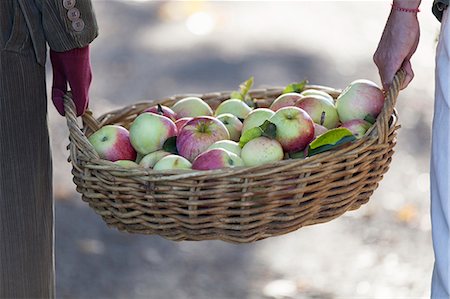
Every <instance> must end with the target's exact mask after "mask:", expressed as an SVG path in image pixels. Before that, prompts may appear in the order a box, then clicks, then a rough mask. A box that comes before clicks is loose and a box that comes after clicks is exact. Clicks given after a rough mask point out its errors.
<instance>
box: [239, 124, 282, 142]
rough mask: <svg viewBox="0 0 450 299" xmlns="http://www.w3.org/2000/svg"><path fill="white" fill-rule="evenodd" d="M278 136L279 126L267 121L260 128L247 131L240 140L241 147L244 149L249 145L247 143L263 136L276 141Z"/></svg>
mask: <svg viewBox="0 0 450 299" xmlns="http://www.w3.org/2000/svg"><path fill="white" fill-rule="evenodd" d="M276 135H277V126H276V125H275V124H274V123H272V122H270V121H268V120H266V121H265V122H264V123H263V124H262V125H260V126H259V127H254V128H251V129H249V130H247V131H245V132H244V134H242V136H241V138H240V139H239V146H240V147H241V148H243V147H244V145H245V144H247V142H249V141H250V140H252V139H255V138H258V137H261V136H264V137H267V138H270V139H275V136H276Z"/></svg>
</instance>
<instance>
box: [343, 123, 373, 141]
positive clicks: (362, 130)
mask: <svg viewBox="0 0 450 299" xmlns="http://www.w3.org/2000/svg"><path fill="white" fill-rule="evenodd" d="M371 126H372V124H371V123H370V122H368V121H365V120H364V119H352V120H349V121H346V122H344V123H343V124H342V125H341V127H343V128H347V129H349V130H350V131H351V132H352V134H353V135H355V137H356V138H357V139H360V138H361V137H363V136H364V134H366V131H367V130H369V128H370V127H371Z"/></svg>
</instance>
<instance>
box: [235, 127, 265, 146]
mask: <svg viewBox="0 0 450 299" xmlns="http://www.w3.org/2000/svg"><path fill="white" fill-rule="evenodd" d="M262 134H263V130H261V128H260V127H254V128H251V129H249V130H247V131H245V132H244V134H242V136H241V138H240V139H239V146H240V147H241V148H243V147H244V145H246V144H247V142H249V141H250V140H252V139H255V138H258V137H261V136H262Z"/></svg>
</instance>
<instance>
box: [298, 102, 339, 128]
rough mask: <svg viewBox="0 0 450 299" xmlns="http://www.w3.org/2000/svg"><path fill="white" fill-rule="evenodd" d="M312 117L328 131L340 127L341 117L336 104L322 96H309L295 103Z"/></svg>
mask: <svg viewBox="0 0 450 299" xmlns="http://www.w3.org/2000/svg"><path fill="white" fill-rule="evenodd" d="M295 106H296V107H298V108H301V109H303V110H305V111H306V113H308V115H309V116H311V118H312V120H313V121H314V122H315V123H316V124H319V125H321V126H324V127H326V128H328V129H333V128H336V127H337V126H338V125H339V116H338V113H337V110H336V107H335V106H334V104H332V103H330V102H329V101H328V100H326V99H324V98H323V97H321V96H313V95H311V96H307V97H304V98H303V99H301V100H299V101H298V102H297V103H295Z"/></svg>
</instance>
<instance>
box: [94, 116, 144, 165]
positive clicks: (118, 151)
mask: <svg viewBox="0 0 450 299" xmlns="http://www.w3.org/2000/svg"><path fill="white" fill-rule="evenodd" d="M88 140H89V142H90V143H91V144H92V146H93V147H94V149H95V151H96V152H97V153H98V155H99V156H100V158H102V159H105V160H110V161H113V162H114V161H117V160H135V159H136V150H135V149H134V148H133V146H132V145H131V142H130V133H129V132H128V130H127V129H125V128H124V127H122V126H118V125H106V126H103V127H102V128H100V129H99V130H98V131H96V132H95V133H94V134H92V135H91V136H89V138H88Z"/></svg>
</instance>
